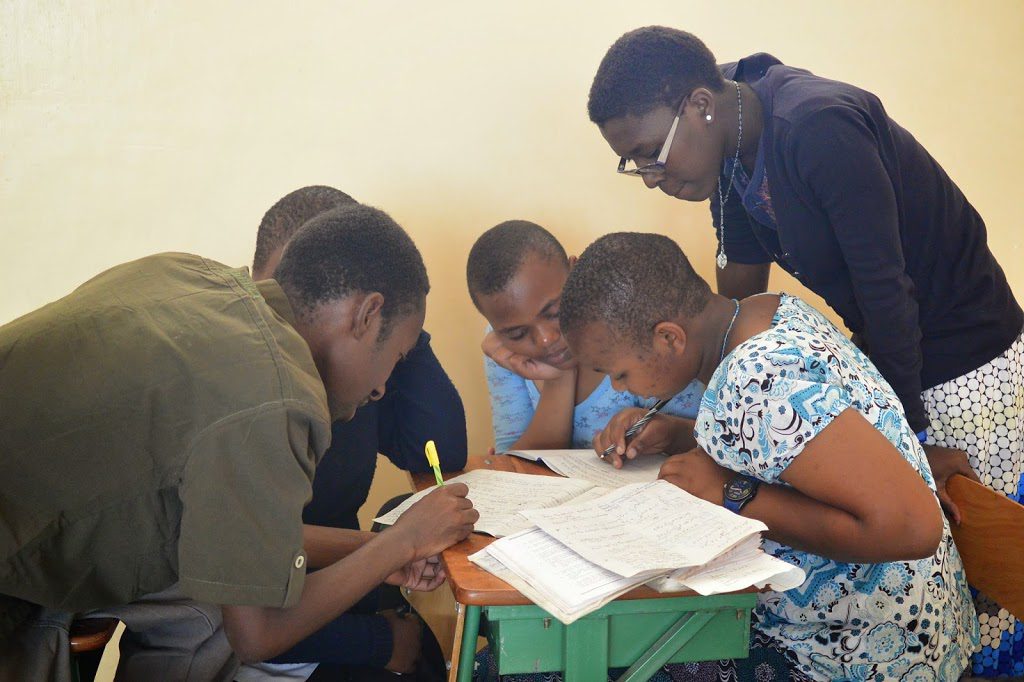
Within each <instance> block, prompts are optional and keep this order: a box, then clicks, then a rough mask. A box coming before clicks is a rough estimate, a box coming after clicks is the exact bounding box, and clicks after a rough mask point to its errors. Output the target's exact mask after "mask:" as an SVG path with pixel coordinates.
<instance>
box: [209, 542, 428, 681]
mask: <svg viewBox="0 0 1024 682" xmlns="http://www.w3.org/2000/svg"><path fill="white" fill-rule="evenodd" d="M373 535H374V538H373V541H371V542H367V543H365V544H364V545H363V546H361V547H360V548H358V549H357V550H355V551H354V552H352V553H351V554H349V555H348V556H347V557H345V558H344V559H342V560H340V561H338V562H336V563H334V564H332V565H330V566H328V567H327V568H324V569H322V570H320V571H317V572H316V573H313V574H311V575H308V576H306V582H305V585H304V587H303V590H302V597H301V598H300V600H299V603H298V604H296V605H295V606H293V607H291V608H287V609H277V608H269V607H255V606H224V607H223V609H222V610H223V613H224V628H225V632H226V633H227V636H228V640H229V642H230V643H231V647H232V649H234V651H235V653H236V654H237V655H238V657H239V658H240V659H242V661H245V662H253V661H263V660H266V659H268V658H272V657H274V656H276V655H277V654H279V653H281V652H282V651H286V650H287V649H289V648H291V647H292V646H293V645H295V644H296V643H297V642H299V641H301V640H303V639H305V638H306V637H308V636H309V635H311V634H312V633H314V632H316V631H317V630H319V629H320V628H322V627H323V626H325V625H326V624H327V623H329V622H330V621H332V620H333V619H335V618H337V617H338V616H340V615H341V614H342V613H344V612H345V611H347V610H348V609H349V608H351V607H352V605H353V604H355V603H356V602H357V601H359V600H360V599H361V598H362V597H363V596H364V595H366V594H367V593H368V592H369V591H370V590H372V589H373V588H374V587H376V586H377V585H379V584H381V583H382V582H384V580H385V578H387V577H388V576H389V575H391V574H392V573H394V572H395V571H396V570H398V569H399V568H401V567H402V566H404V565H406V564H407V563H409V562H410V561H411V560H412V558H413V556H412V551H411V548H410V545H409V544H408V543H402V542H401V541H396V540H393V536H392V534H391V533H388V532H384V533H379V534H373Z"/></svg>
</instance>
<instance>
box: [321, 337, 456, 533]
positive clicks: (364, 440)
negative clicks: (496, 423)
mask: <svg viewBox="0 0 1024 682" xmlns="http://www.w3.org/2000/svg"><path fill="white" fill-rule="evenodd" d="M428 440H433V441H434V443H435V444H436V445H437V455H438V459H440V462H441V469H442V470H443V471H457V470H459V469H462V468H463V467H465V466H466V412H465V410H464V409H463V407H462V399H461V398H460V397H459V392H458V391H457V390H456V389H455V386H454V385H453V384H452V382H451V379H449V378H448V375H447V374H446V373H445V371H444V368H443V367H441V363H440V362H438V360H437V356H435V355H434V351H433V350H431V348H430V335H429V334H427V333H426V332H420V337H419V339H418V340H417V341H416V345H415V346H414V347H413V349H412V351H411V352H410V353H409V355H408V356H406V358H405V360H403V361H401V362H399V363H398V364H397V365H395V371H394V372H392V373H391V376H390V377H389V378H388V381H387V384H386V385H385V392H384V397H383V398H381V399H380V400H378V401H377V402H372V403H369V404H367V405H364V406H363V407H361V408H359V409H358V410H356V414H355V417H353V418H352V420H351V421H348V422H340V421H338V422H334V424H333V426H332V427H331V446H330V447H329V448H327V452H326V453H324V457H323V459H322V460H321V461H320V464H319V465H317V468H316V475H315V476H314V478H313V500H312V501H311V502H310V503H309V504H308V505H306V508H305V510H303V512H302V521H303V522H304V523H307V524H310V525H316V526H333V527H335V528H352V529H358V528H359V519H358V518H357V515H356V514H357V512H358V511H359V508H360V507H362V506H363V503H364V502H366V496H367V494H368V493H369V491H370V484H371V483H372V482H373V474H374V470H375V469H376V467H377V453H378V452H379V453H381V454H383V455H385V456H386V457H387V458H388V459H390V460H391V461H392V462H393V463H394V464H395V466H397V467H398V468H400V469H405V470H406V471H427V470H429V469H430V467H429V466H427V458H426V455H425V454H424V453H423V446H424V444H426V442H427V441H428Z"/></svg>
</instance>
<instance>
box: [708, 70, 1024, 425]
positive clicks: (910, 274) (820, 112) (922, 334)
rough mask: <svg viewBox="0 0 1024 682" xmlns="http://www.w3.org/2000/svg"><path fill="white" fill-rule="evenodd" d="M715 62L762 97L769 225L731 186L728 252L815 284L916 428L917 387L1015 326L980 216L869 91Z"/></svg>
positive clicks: (759, 181)
mask: <svg viewBox="0 0 1024 682" xmlns="http://www.w3.org/2000/svg"><path fill="white" fill-rule="evenodd" d="M721 68H722V73H723V74H724V75H725V77H726V78H732V79H735V80H738V81H742V82H745V83H747V84H748V85H749V86H750V87H751V88H752V89H753V90H754V92H755V93H757V96H758V98H759V99H760V100H761V105H762V108H763V114H764V115H763V119H764V120H763V124H764V128H763V131H762V133H761V145H760V149H761V153H760V155H761V156H763V159H759V161H758V164H757V165H758V166H759V168H758V169H757V172H756V173H754V177H752V178H751V180H752V183H751V184H753V185H754V187H755V188H757V190H758V191H759V192H763V193H764V196H766V197H768V204H767V207H766V208H767V210H769V211H770V215H771V216H772V217H774V219H775V220H774V222H775V228H776V229H772V227H769V226H767V225H765V224H763V223H762V222H761V221H759V220H757V219H753V218H751V217H750V215H749V214H748V211H747V209H746V208H745V207H744V205H743V202H742V200H741V198H740V196H739V194H738V193H737V191H736V189H734V190H733V191H732V192H730V193H729V196H728V197H727V198H726V204H725V228H724V237H722V241H723V243H724V248H725V253H726V255H727V256H728V258H729V260H730V261H733V262H736V263H747V264H757V263H771V262H775V263H778V264H779V265H781V266H782V268H783V269H785V270H786V271H788V272H789V273H791V274H792V275H793V276H794V277H796V278H797V279H798V280H800V282H801V283H803V284H804V285H805V286H806V287H807V288H808V289H810V290H812V291H814V292H815V293H817V294H818V295H819V296H821V297H822V298H824V299H825V301H826V302H827V303H828V304H829V306H831V307H832V308H833V309H834V310H835V311H836V312H837V313H839V315H840V316H841V317H842V318H843V322H844V323H845V324H846V326H847V327H849V329H850V330H851V331H853V332H854V333H856V334H859V335H861V336H862V337H863V339H864V341H865V343H866V348H865V350H866V351H867V353H868V355H869V356H870V358H871V360H872V361H873V362H874V363H875V365H876V366H877V367H878V369H879V370H880V371H881V373H882V375H883V376H884V377H885V379H886V380H887V381H888V382H889V384H890V385H891V386H892V387H893V389H894V390H895V391H896V394H897V395H898V396H899V398H900V401H901V402H902V403H903V406H904V409H905V410H906V413H907V419H908V421H909V422H910V424H911V426H912V427H913V428H914V430H915V431H921V430H923V429H924V428H926V427H927V425H928V420H927V418H926V416H925V410H924V405H923V403H922V402H921V391H922V389H924V388H929V387H932V386H936V385H938V384H941V383H944V382H946V381H949V380H950V379H953V378H956V377H958V376H961V375H963V374H966V373H967V372H970V371H972V370H974V369H977V368H978V367H980V366H982V365H984V364H985V363H987V362H989V361H990V360H992V359H993V358H995V357H997V356H999V355H1000V354H1002V353H1003V352H1004V351H1005V350H1006V349H1007V348H1009V347H1010V345H1011V344H1012V343H1013V341H1014V340H1015V339H1016V338H1017V336H1018V335H1019V334H1020V333H1021V328H1022V326H1024V313H1022V312H1021V308H1020V306H1019V305H1018V304H1017V301H1016V300H1015V299H1014V297H1013V293H1012V292H1011V291H1010V286H1009V284H1008V283H1007V281H1006V277H1005V275H1004V274H1003V271H1002V269H1001V268H1000V267H999V264H998V263H997V262H996V259H995V257H994V256H993V255H992V252H991V251H990V250H989V248H988V244H987V240H986V232H985V222H984V221H983V220H982V219H981V216H980V215H978V212H977V211H975V210H974V207H973V206H971V204H970V202H968V201H967V198H966V197H965V196H964V194H963V192H961V191H960V189H959V188H958V187H957V186H956V184H955V183H954V182H953V181H952V180H951V179H950V178H949V176H948V175H946V172H945V171H944V170H943V169H942V167H941V166H939V164H938V163H937V162H936V161H935V159H933V158H932V157H931V155H929V154H928V152H927V150H925V148H924V147H922V146H921V144H920V143H919V142H918V141H917V140H915V139H914V137H913V136H912V135H911V134H910V133H909V132H907V131H906V130H904V129H903V128H901V127H900V126H899V125H898V124H897V123H896V122H895V121H893V120H892V119H891V118H889V116H888V115H887V114H886V113H885V109H884V108H883V107H882V103H881V102H880V101H879V99H878V97H876V96H875V95H873V94H871V93H870V92H866V91H864V90H861V89H860V88H857V87H854V86H852V85H848V84H846V83H841V82H838V81H833V80H828V79H826V78H819V77H817V76H814V75H813V74H811V73H809V72H808V71H805V70H803V69H796V68H792V67H788V66H785V65H783V64H782V63H781V62H780V61H779V60H778V59H776V58H775V57H773V56H771V55H768V54H755V55H752V56H750V57H747V58H745V59H742V60H740V61H739V62H736V63H732V64H726V65H724V66H722V67H721ZM726 182H727V178H726ZM715 199H716V200H715V201H711V202H710V203H711V213H712V219H713V224H714V226H715V228H716V230H717V229H718V227H719V225H720V221H719V215H718V214H719V210H718V201H717V197H715ZM761 207H762V209H763V208H765V207H764V205H763V203H762V206H761ZM763 216H764V214H763V213H762V216H761V217H763ZM766 222H770V221H766Z"/></svg>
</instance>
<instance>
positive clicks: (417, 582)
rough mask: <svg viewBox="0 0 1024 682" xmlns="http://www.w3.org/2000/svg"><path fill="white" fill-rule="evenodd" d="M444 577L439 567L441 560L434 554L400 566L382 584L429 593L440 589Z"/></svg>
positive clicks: (442, 568) (440, 566)
mask: <svg viewBox="0 0 1024 682" xmlns="http://www.w3.org/2000/svg"><path fill="white" fill-rule="evenodd" d="M446 577H447V575H446V574H445V572H444V567H443V566H442V565H441V558H440V556H438V555H437V554H435V555H434V556H430V557H427V558H426V559H417V560H416V561H413V562H411V563H408V564H406V565H405V566H402V567H401V568H400V569H398V570H397V571H395V572H394V573H392V574H391V575H389V576H388V577H387V580H385V581H384V582H386V583H387V584H388V585H397V586H398V587H405V588H408V589H410V590H415V591H416V592H430V591H432V590H435V589H437V588H438V587H440V585H441V583H443V582H444V579H445V578H446Z"/></svg>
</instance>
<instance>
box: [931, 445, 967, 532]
mask: <svg viewBox="0 0 1024 682" xmlns="http://www.w3.org/2000/svg"><path fill="white" fill-rule="evenodd" d="M922 447H924V454H925V455H927V456H928V466H929V467H931V470H932V477H933V478H934V479H935V491H936V492H937V493H938V495H939V502H941V503H942V508H943V509H945V510H946V513H947V514H949V518H950V519H951V520H952V521H953V523H954V524H956V525H958V526H959V525H960V521H962V520H963V516H962V515H961V514H960V509H959V508H958V507H957V506H956V504H955V503H954V502H953V498H951V497H950V496H949V493H948V492H946V483H948V482H949V479H950V477H951V476H953V475H955V474H963V475H964V476H966V477H967V478H969V479H971V480H972V481H977V482H978V483H981V479H980V478H978V474H976V473H974V469H972V468H971V463H970V462H969V461H968V459H967V453H966V452H964V451H963V450H954V449H952V448H944V447H940V446H938V445H924V446H922Z"/></svg>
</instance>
